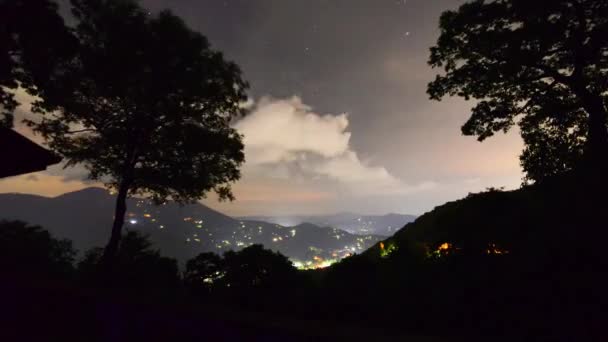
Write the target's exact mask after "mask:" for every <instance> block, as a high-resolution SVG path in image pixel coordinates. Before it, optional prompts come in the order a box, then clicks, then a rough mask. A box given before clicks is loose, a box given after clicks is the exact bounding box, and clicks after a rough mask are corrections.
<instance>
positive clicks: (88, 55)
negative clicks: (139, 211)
mask: <svg viewBox="0 0 608 342" xmlns="http://www.w3.org/2000/svg"><path fill="white" fill-rule="evenodd" d="M72 6H73V13H74V16H75V18H76V20H77V26H76V28H75V35H76V37H77V38H78V40H79V43H80V45H79V51H78V55H77V62H74V63H71V65H70V68H69V69H67V70H62V72H61V73H59V74H58V75H56V78H57V80H58V81H57V82H56V83H55V86H56V89H54V90H55V91H53V92H52V93H49V96H47V97H45V98H44V100H43V101H39V102H38V103H37V104H36V105H35V106H34V108H35V110H36V111H38V112H40V113H42V114H43V119H42V120H41V121H40V122H32V121H30V122H29V123H30V124H31V125H32V126H33V127H34V128H35V130H36V131H38V132H40V133H41V134H42V135H43V136H44V137H45V138H46V139H47V140H48V141H49V145H50V146H51V148H53V149H54V150H55V151H57V152H59V153H60V154H62V155H63V156H64V157H65V158H66V159H67V161H68V165H76V164H84V166H85V167H86V168H87V169H88V171H89V177H90V178H91V179H93V180H101V181H103V182H104V183H105V184H106V185H107V186H108V187H110V188H113V189H115V190H116V191H117V194H118V196H117V201H116V208H115V215H114V223H113V226H112V233H111V238H110V241H109V243H108V245H107V247H106V248H105V252H104V260H105V261H111V260H112V259H113V257H114V256H115V255H116V252H117V250H118V246H119V241H120V237H121V231H122V227H123V223H124V216H125V212H126V209H127V208H126V198H127V196H128V195H129V194H131V195H133V194H139V195H142V196H147V197H149V198H151V199H153V200H154V201H155V202H156V203H162V202H164V201H166V200H169V199H170V200H174V201H177V202H180V203H188V202H193V201H195V200H198V199H200V198H202V197H204V196H205V194H206V193H207V192H209V191H215V192H216V193H217V194H218V195H219V198H220V199H222V200H224V199H232V198H233V195H232V192H231V187H230V184H231V183H232V182H234V181H236V180H238V179H239V177H240V172H239V167H240V165H241V163H242V162H243V161H244V155H243V144H242V141H241V136H240V135H239V134H238V132H237V131H236V130H234V129H233V128H231V127H230V123H231V120H232V119H233V118H235V116H238V115H240V114H242V113H244V110H243V108H242V105H241V104H242V103H243V102H244V101H246V99H247V96H246V89H247V88H248V84H247V83H246V82H245V81H244V80H243V79H242V78H241V71H240V69H239V67H238V66H237V65H236V64H234V63H232V62H229V61H226V60H225V59H224V57H223V56H222V54H221V53H220V52H218V51H215V50H213V49H211V48H210V46H209V43H208V41H207V39H206V38H205V37H204V36H202V35H201V34H200V33H197V32H194V31H192V30H191V29H189V28H188V27H187V26H186V24H185V23H184V22H183V21H182V20H181V19H180V18H178V17H176V16H175V15H173V14H172V13H171V12H169V11H163V12H160V14H158V15H151V13H149V12H148V11H146V10H144V9H143V8H141V7H140V6H139V5H138V4H137V2H136V1H131V0H72Z"/></svg>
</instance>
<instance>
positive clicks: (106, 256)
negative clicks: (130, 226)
mask: <svg viewBox="0 0 608 342" xmlns="http://www.w3.org/2000/svg"><path fill="white" fill-rule="evenodd" d="M129 186H130V182H129V181H128V180H127V179H124V180H122V181H121V183H120V186H119V188H118V196H117V198H116V208H115V210H114V223H113V224H112V235H111V236H110V242H108V245H107V246H106V248H105V250H104V253H103V263H104V264H105V265H106V266H109V265H111V264H112V263H113V261H114V259H115V258H116V254H117V253H118V246H119V244H120V238H121V236H122V226H123V225H124V223H125V214H126V212H127V194H128V193H129Z"/></svg>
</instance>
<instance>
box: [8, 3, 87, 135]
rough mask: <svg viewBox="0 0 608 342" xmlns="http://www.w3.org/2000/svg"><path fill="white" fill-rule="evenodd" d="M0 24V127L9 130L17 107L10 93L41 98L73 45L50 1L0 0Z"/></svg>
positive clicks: (71, 50) (70, 52) (67, 31)
mask: <svg viewBox="0 0 608 342" xmlns="http://www.w3.org/2000/svg"><path fill="white" fill-rule="evenodd" d="M24 18H27V19H26V20H24ZM0 22H1V23H2V29H0V107H1V109H2V112H0V125H3V126H7V127H11V126H12V124H13V111H14V110H15V108H16V107H17V105H19V103H18V102H17V101H16V99H15V96H14V94H13V92H14V91H15V90H16V89H18V88H19V87H21V88H23V89H24V90H25V91H27V92H28V93H29V94H31V95H44V93H45V91H46V90H47V89H49V86H50V83H52V82H54V79H53V77H52V74H53V72H54V71H57V70H58V69H60V68H62V66H63V65H65V64H66V63H68V62H69V60H70V59H71V56H72V54H73V52H74V47H75V44H74V43H75V42H74V39H73V37H72V36H71V34H70V32H69V29H68V28H67V27H66V26H65V25H64V23H63V19H62V18H61V16H60V15H59V14H58V13H57V4H55V2H53V1H49V0H0ZM32 23H36V25H32Z"/></svg>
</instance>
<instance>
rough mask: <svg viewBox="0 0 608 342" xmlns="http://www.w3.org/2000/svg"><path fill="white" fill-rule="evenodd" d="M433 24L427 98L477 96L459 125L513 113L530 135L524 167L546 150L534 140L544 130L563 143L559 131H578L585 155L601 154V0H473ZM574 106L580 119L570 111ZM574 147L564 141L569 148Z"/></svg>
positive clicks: (604, 117)
mask: <svg viewBox="0 0 608 342" xmlns="http://www.w3.org/2000/svg"><path fill="white" fill-rule="evenodd" d="M440 29H441V34H440V37H439V39H438V41H437V45H436V46H434V47H433V48H431V57H430V60H429V64H430V65H431V66H433V67H441V68H443V69H444V70H445V74H443V75H439V76H437V78H436V80H435V81H433V82H431V83H430V84H429V87H428V93H429V95H430V96H431V98H432V99H435V100H440V99H441V98H442V97H443V96H446V95H451V96H454V95H457V96H461V97H464V98H465V99H467V100H469V99H475V100H478V103H477V105H476V106H475V107H474V108H473V111H472V115H471V117H470V118H469V120H468V121H467V122H466V123H465V124H464V126H463V127H462V131H463V133H464V134H466V135H476V136H478V138H479V140H480V141H481V140H484V139H486V138H488V137H490V136H492V135H493V134H494V133H495V132H498V131H507V130H508V129H509V128H511V127H512V126H513V125H514V124H516V123H519V124H520V128H521V129H522V132H523V135H524V140H525V142H526V143H527V144H528V145H527V149H528V150H527V154H524V156H522V162H523V163H524V167H526V165H528V167H530V166H531V165H533V164H534V163H536V162H537V161H538V162H544V161H546V158H536V157H534V156H538V157H541V156H542V154H543V153H545V151H543V150H538V149H537V147H543V148H544V147H549V146H550V145H551V143H552V141H551V137H555V132H553V133H552V132H551V131H552V130H556V129H557V130H560V131H559V133H558V135H559V136H561V138H560V143H571V141H570V142H569V141H568V139H565V140H564V139H563V138H565V137H567V136H568V134H570V135H571V134H572V131H574V132H576V134H578V136H577V139H583V140H584V153H585V158H584V159H585V160H586V161H588V162H589V164H588V165H590V166H593V167H596V166H599V165H604V164H605V162H606V157H607V153H608V128H607V127H608V126H607V121H608V108H607V102H606V100H607V96H608V95H607V94H608V93H607V91H608V2H607V1H604V0H552V1H529V0H493V1H490V0H476V1H471V2H469V3H466V4H464V5H462V6H460V8H459V9H458V10H456V11H447V12H445V13H443V15H442V16H441V20H440ZM581 115H583V116H584V118H585V119H586V120H584V125H583V123H581V121H580V120H577V118H580V116H581ZM520 118H523V119H522V120H521V121H519V120H520ZM573 118H574V119H573ZM553 121H555V122H553ZM548 122H549V125H546V124H547V123H548ZM558 122H559V123H558ZM565 123H568V124H565ZM568 130H571V131H570V132H568ZM545 138H547V139H546V140H538V139H545ZM577 141H578V140H577ZM533 142H536V143H539V142H540V144H536V145H534V143H533ZM576 151H578V150H577V148H576V147H575V146H572V147H571V151H570V152H572V153H575V152H576ZM553 152H555V151H553ZM562 152H563V151H562ZM553 155H554V156H556V157H564V158H565V159H570V161H569V160H561V161H560V162H558V163H557V164H558V165H565V164H568V163H570V162H571V159H576V158H573V155H572V154H569V153H566V154H563V153H561V152H560V153H557V154H553ZM546 166H547V165H544V166H543V165H540V166H538V167H539V168H540V169H543V168H545V167H546ZM534 167H536V166H533V168H534ZM541 174H547V173H546V172H542V173H541ZM529 176H530V174H529ZM532 177H534V175H532Z"/></svg>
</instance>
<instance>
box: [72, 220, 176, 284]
mask: <svg viewBox="0 0 608 342" xmlns="http://www.w3.org/2000/svg"><path fill="white" fill-rule="evenodd" d="M103 252H104V250H103V248H93V249H91V250H89V251H87V252H86V253H85V256H84V258H83V259H82V260H81V261H80V262H79V264H78V271H79V273H80V274H81V276H82V277H83V279H84V280H85V281H88V282H92V283H95V282H97V281H98V280H99V278H98V277H99V276H102V277H103V276H105V274H103V273H100V270H103V268H104V265H103V262H104V261H103ZM113 266H114V267H113V269H112V275H113V276H114V278H113V280H114V282H113V283H108V282H107V279H102V280H103V281H104V285H108V284H114V285H115V286H116V287H117V288H121V289H130V290H134V291H137V292H144V291H152V290H155V289H157V290H168V289H174V288H175V287H176V286H177V284H178V282H179V276H178V268H177V262H176V260H174V259H171V258H167V257H163V256H161V254H160V252H159V251H158V250H155V249H153V248H152V243H151V242H150V241H149V239H148V236H146V235H143V234H142V233H140V232H138V231H127V232H126V234H124V235H123V237H122V239H121V240H120V244H119V247H118V250H117V253H116V256H115V259H114V264H113Z"/></svg>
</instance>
